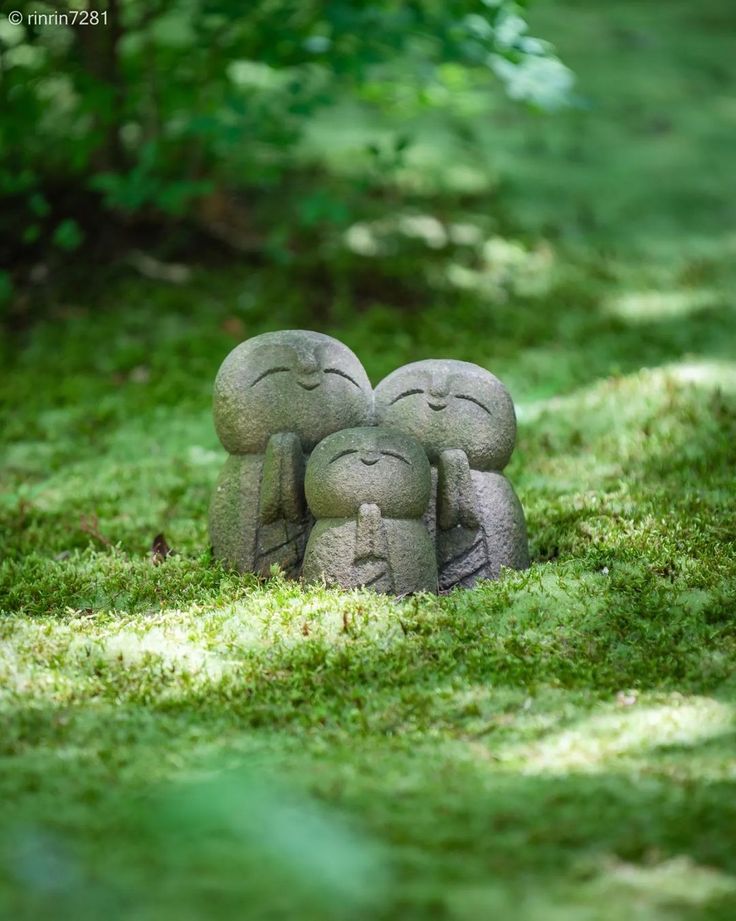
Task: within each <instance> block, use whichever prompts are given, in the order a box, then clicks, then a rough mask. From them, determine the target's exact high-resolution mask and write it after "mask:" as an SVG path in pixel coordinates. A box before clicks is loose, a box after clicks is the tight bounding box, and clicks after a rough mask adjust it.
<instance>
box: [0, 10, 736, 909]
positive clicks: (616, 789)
mask: <svg viewBox="0 0 736 921" xmlns="http://www.w3.org/2000/svg"><path fill="white" fill-rule="evenodd" d="M560 9H561V6H560V5H557V4H554V5H553V4H540V9H539V12H538V14H537V17H538V20H539V24H538V30H539V32H540V33H542V34H545V35H549V36H550V37H551V38H553V39H554V40H556V41H557V43H558V44H559V45H560V46H561V50H562V52H563V55H564V56H565V57H566V59H567V60H568V61H569V63H570V64H571V66H573V67H574V68H575V69H576V70H577V72H578V76H579V81H580V84H581V90H584V91H586V92H587V93H588V94H589V95H590V108H589V109H587V110H581V111H577V112H572V113H566V114H563V115H560V116H558V117H556V118H555V119H551V120H550V119H544V118H539V117H535V116H530V115H526V114H523V113H520V112H519V111H518V110H514V109H512V108H510V107H507V106H505V105H497V106H496V107H495V108H494V109H493V111H492V112H491V113H490V115H489V120H488V122H487V125H486V128H484V129H483V130H488V131H490V128H489V127H488V126H493V132H494V133H493V137H494V141H493V147H492V149H491V148H490V145H489V154H488V157H489V163H490V164H491V165H492V166H493V165H495V166H496V167H498V171H499V175H500V176H501V177H502V179H503V184H502V186H501V190H500V192H499V191H496V192H493V191H492V190H489V192H488V195H489V198H488V202H489V204H488V208H487V211H484V212H483V213H480V214H479V205H478V201H477V200H476V201H475V202H474V204H473V208H472V209H470V211H469V213H468V214H465V215H460V216H456V215H454V216H453V219H454V220H458V221H460V220H462V221H464V222H465V223H471V224H474V225H476V226H478V227H479V228H480V230H481V231H482V235H483V237H484V238H489V237H490V238H492V240H493V242H492V243H491V244H490V246H489V247H488V248H487V249H486V258H483V257H482V256H479V255H478V252H476V251H475V250H473V249H472V247H471V248H467V247H466V248H465V249H463V247H462V246H460V247H457V248H449V249H446V250H441V251H434V250H427V251H426V254H425V253H424V251H422V250H420V254H419V257H417V255H416V253H415V254H414V255H413V256H412V258H413V259H417V258H420V259H421V260H422V261H425V258H426V263H427V265H428V267H429V271H430V276H431V278H430V281H431V283H430V284H427V286H426V289H425V301H424V302H423V304H422V306H421V309H418V308H417V307H416V306H415V307H413V308H412V309H410V310H398V311H397V310H395V309H394V306H395V305H393V304H392V303H391V301H390V298H387V299H386V300H385V302H381V300H380V298H377V297H376V298H374V299H373V301H372V302H371V303H370V304H368V305H367V306H366V305H365V303H363V301H361V303H360V306H361V309H360V311H358V310H357V307H356V308H355V310H354V311H352V312H351V308H352V307H353V306H355V305H354V304H352V302H351V300H350V295H349V293H348V295H342V300H341V302H340V303H339V304H337V305H336V306H335V309H334V312H333V314H332V319H329V318H328V319H327V320H325V321H323V322H322V323H321V325H322V327H323V328H325V329H326V330H327V331H329V332H332V333H334V334H336V335H338V336H340V337H341V338H343V339H344V340H345V341H346V342H347V343H348V344H349V345H350V346H352V347H353V348H354V349H355V350H356V351H357V352H358V353H359V355H360V356H361V357H362V359H363V360H364V363H365V365H366V367H367V369H368V371H369V374H370V375H371V377H372V379H373V380H376V381H377V380H378V379H379V378H380V377H381V376H382V375H383V374H385V373H387V372H388V371H389V370H391V369H392V368H394V367H396V366H397V365H398V364H400V363H402V362H404V361H408V360H413V359H416V358H421V357H425V356H431V355H436V354H449V355H453V356H456V357H460V358H464V359H468V360H473V361H478V362H480V363H481V364H484V365H486V366H488V367H490V368H492V369H493V370H494V371H495V372H496V373H498V374H499V376H501V377H502V378H503V379H504V380H505V381H506V382H507V383H508V385H509V386H510V388H511V391H512V393H513V395H514V397H515V399H516V401H517V405H518V409H519V419H520V429H519V444H518V450H517V452H516V454H515V456H514V459H513V461H512V464H511V466H510V468H509V471H508V472H509V475H510V476H511V478H512V479H513V481H514V483H515V484H516V486H517V489H518V492H519V494H520V496H521V497H522V500H523V503H524V506H525V508H526V511H527V516H528V522H529V532H530V536H531V547H532V553H533V559H534V564H533V566H532V568H531V569H530V570H529V572H526V573H522V574H508V575H506V576H505V577H504V578H503V579H502V580H500V581H499V582H497V583H494V584H486V585H483V586H481V587H479V588H477V589H475V590H473V591H470V592H464V593H456V594H451V595H449V596H446V597H442V598H415V599H410V600H406V601H403V602H401V603H394V602H393V601H390V600H388V599H381V598H375V597H372V596H370V595H368V594H365V593H360V592H355V593H339V592H329V591H324V590H319V589H316V590H309V591H307V590H303V589H302V588H300V587H299V586H296V585H292V584H286V583H283V582H281V581H280V580H279V579H278V578H274V579H273V580H271V581H269V582H266V583H260V584H259V583H257V582H255V581H251V580H249V579H242V578H237V577H235V576H233V575H232V574H229V573H226V572H223V571H222V570H221V569H220V568H218V567H217V566H216V565H214V564H213V563H212V561H211V560H210V558H209V555H208V552H207V550H206V546H207V539H206V526H205V518H206V506H207V502H208V496H209V492H210V490H211V488H212V484H213V481H214V478H215V477H216V475H217V471H218V468H219V465H220V464H221V462H222V459H223V454H222V451H221V449H220V448H219V446H218V443H217V441H216V438H215V436H214V433H213V431H212V426H211V419H210V410H209V395H210V387H211V381H212V378H213V376H214V373H215V371H216V369H217V366H218V364H219V362H220V361H221V359H222V357H223V356H224V355H225V354H226V353H227V351H228V350H229V349H230V348H231V347H232V346H233V345H234V343H235V341H236V340H237V339H238V338H242V337H245V336H248V335H253V334H256V333H258V332H261V331H263V330H265V329H273V328H278V327H280V326H290V325H297V324H298V325H302V324H305V323H310V320H309V311H310V308H311V307H312V306H313V302H314V297H315V295H314V292H313V291H311V292H310V291H309V290H307V289H306V288H305V289H304V290H302V287H301V286H300V285H299V284H295V283H294V280H293V278H291V277H290V276H289V273H288V271H284V270H282V269H273V268H269V267H261V268H245V267H243V266H230V267H225V268H223V267H220V268H217V269H210V270H205V269H197V270H195V272H194V275H193V277H192V280H191V282H189V283H188V284H186V285H183V286H171V285H165V284H161V283H155V282H151V281H144V280H142V279H139V278H136V277H135V276H134V275H131V274H130V273H128V272H125V271H121V272H119V273H114V274H113V276H112V277H111V278H110V277H107V278H106V281H105V284H104V285H102V284H97V285H95V284H94V277H91V279H90V281H91V282H92V286H91V288H90V289H89V291H84V292H74V291H65V292H64V293H62V294H58V293H57V294H54V295H52V302H51V304H50V309H49V314H48V316H47V318H46V319H45V320H43V321H42V322H40V323H38V324H37V325H35V326H34V327H32V328H31V329H30V331H28V332H26V333H24V334H22V335H16V336H14V337H13V338H12V339H10V338H9V339H6V340H5V342H4V344H3V348H4V356H3V360H4V370H3V374H2V379H1V381H0V399H1V400H2V407H3V423H2V429H1V433H0V438H1V439H2V455H1V456H2V467H1V469H0V475H1V476H2V495H1V496H0V529H1V533H2V561H1V562H0V611H2V618H1V619H0V631H1V633H2V645H1V646H0V695H1V696H0V701H1V703H0V707H1V709H0V714H1V715H0V725H1V726H2V731H1V732H0V798H1V799H2V821H1V822H0V914H3V915H6V916H7V917H13V918H29V919H30V918H33V919H37V918H58V917H67V916H75V917H77V918H90V919H92V918H94V919H97V918H100V917H109V918H125V919H128V918H130V919H133V918H135V919H136V921H138V919H160V918H164V919H168V918H177V919H188V918H192V919H193V918H203V917H223V918H271V917H273V918H284V917H288V918H332V917H334V918H350V919H353V918H361V917H366V918H386V919H388V918H392V919H393V918H405V919H412V918H417V919H419V918H421V919H427V918H438V919H463V921H465V919H468V921H471V919H472V921H475V919H480V918H503V919H509V921H550V919H556V918H559V919H565V921H569V919H573V921H583V919H591V921H592V919H596V921H597V919H603V921H608V919H610V921H621V919H626V921H629V919H636V921H640V919H641V921H660V919H662V921H663V919H668V921H669V919H678V921H679V919H682V921H687V919H694V918H711V919H731V918H733V917H734V916H735V915H736V553H735V552H734V543H735V542H736V494H735V491H734V469H735V468H734V462H735V461H736V449H735V447H734V446H735V445H736V316H735V314H734V296H733V292H734V282H736V272H735V271H734V268H733V266H734V256H735V255H736V237H735V236H734V232H733V226H734V225H733V223H731V224H730V225H729V223H728V222H729V221H732V219H733V217H734V212H735V210H736V209H735V202H734V195H733V189H732V188H730V187H729V186H728V184H727V181H726V180H727V176H728V174H729V171H731V170H732V163H731V159H732V149H731V142H730V140H728V137H729V132H730V136H731V137H732V135H733V129H734V127H736V125H735V124H734V122H736V108H735V107H734V82H733V77H732V74H731V76H730V78H729V76H728V74H727V72H726V70H725V61H726V60H727V55H726V52H725V50H724V47H725V46H724V43H725V42H727V41H728V40H730V39H729V36H728V35H727V32H726V24H725V22H724V20H723V15H722V14H721V13H720V11H721V10H723V9H724V6H723V4H719V3H716V2H715V0H709V2H707V3H704V4H700V5H698V6H697V8H693V9H691V5H690V4H686V3H684V2H677V3H672V4H671V5H668V9H667V17H666V19H665V17H664V16H663V15H660V14H661V9H660V8H658V7H657V6H656V5H655V4H638V3H637V4H634V3H627V2H620V3H616V4H610V5H606V6H605V8H604V7H603V5H602V4H600V5H595V9H594V8H593V7H592V6H591V5H590V4H582V3H573V2H570V3H568V4H566V6H565V7H564V9H565V15H564V17H562V16H561V14H560V12H559V11H560ZM655 10H658V13H657V15H656V16H655ZM729 79H730V83H729V82H728V80H729ZM463 98H464V99H465V98H467V100H468V102H467V104H468V105H469V106H471V105H474V104H476V103H475V102H473V99H474V97H473V95H472V94H469V95H468V96H467V97H463ZM331 117H333V118H334V119H339V117H340V114H339V112H336V113H334V114H333V116H331ZM329 124H330V121H329V118H327V117H325V122H324V124H323V125H322V127H321V129H320V130H323V131H325V132H327V131H328V128H329ZM333 127H334V125H333ZM438 143H439V141H438ZM447 143H448V144H452V143H455V142H454V141H453V140H452V138H450V139H448V140H447ZM421 150H422V148H421V146H420V147H419V148H418V149H417V152H416V154H415V156H417V157H418V158H419V160H418V163H417V166H416V170H417V172H416V175H417V176H419V175H421V176H426V175H427V169H426V168H425V167H426V163H427V160H426V159H425V160H422V158H421ZM427 157H429V154H427ZM420 165H421V170H420V169H419V166H420ZM486 167H487V165H486ZM467 168H468V170H469V171H472V169H475V170H476V171H477V169H478V165H477V162H473V163H468V165H467ZM484 169H486V168H485V167H484ZM483 175H485V176H489V175H490V173H488V171H487V169H486V172H484V173H483ZM406 178H407V181H410V179H411V174H410V173H408V174H407V177H406ZM493 181H495V180H493V179H492V180H491V184H492V182H493ZM499 204H503V206H504V208H506V209H508V211H509V212H510V213H511V214H514V215H517V223H516V225H515V227H516V230H514V227H511V226H509V225H508V224H503V222H501V220H500V218H498V217H496V216H494V215H495V208H496V206H497V205H499ZM427 208H428V209H429V210H428V213H430V214H431V213H432V210H431V201H430V204H429V205H428V206H427ZM426 210H427V209H425V211H426ZM481 210H482V209H481ZM519 228H523V232H522V230H521V229H519ZM365 258H366V259H367V258H368V257H365ZM407 258H408V257H407ZM368 261H369V262H370V260H368ZM409 271H413V269H412V268H411V267H410V269H409ZM358 293H359V292H358ZM346 298H347V299H346ZM356 303H357V301H356ZM312 322H313V321H312ZM83 516H86V518H87V527H86V529H85V527H82V517H83ZM89 516H96V522H97V523H96V529H97V533H98V536H97V537H94V536H92V535H91V534H90V533H89V530H90V529H89ZM93 530H94V528H93ZM159 531H164V532H165V534H166V537H167V539H168V541H169V543H170V544H171V546H172V547H174V548H175V550H176V551H177V555H176V556H174V557H171V558H169V559H167V560H166V561H165V562H164V563H162V564H161V565H160V566H153V565H152V564H151V562H150V552H149V551H150V545H151V541H152V538H153V536H154V535H155V534H156V533H157V532H159Z"/></svg>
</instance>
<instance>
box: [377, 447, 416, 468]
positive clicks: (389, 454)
mask: <svg viewBox="0 0 736 921" xmlns="http://www.w3.org/2000/svg"><path fill="white" fill-rule="evenodd" d="M381 454H383V455H385V456H386V457H395V458H396V460H400V461H403V462H404V463H405V464H408V465H409V466H410V467H411V461H408V460H407V459H406V458H405V457H404V456H403V455H402V454H399V453H398V452H396V451H388V450H383V451H381Z"/></svg>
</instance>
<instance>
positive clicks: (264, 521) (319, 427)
mask: <svg viewBox="0 0 736 921" xmlns="http://www.w3.org/2000/svg"><path fill="white" fill-rule="evenodd" d="M213 409H214V418H215V428H216V430H217V434H218V436H219V438H220V441H221V442H222V444H223V446H224V447H225V449H226V450H227V451H228V453H229V454H230V457H229V458H228V459H227V461H226V462H225V466H224V467H223V469H222V471H221V473H220V477H219V479H218V481H217V486H216V488H215V492H214V495H213V496H212V501H211V504H210V517H209V528H210V539H211V541H212V546H213V549H214V553H215V556H216V557H217V558H218V559H221V560H224V561H225V562H226V563H228V564H229V565H231V566H233V567H235V568H237V569H238V570H240V571H241V572H255V573H260V574H262V575H268V573H269V570H270V568H271V566H272V565H273V564H275V563H277V564H278V565H279V566H280V567H281V568H282V569H283V570H284V571H285V572H286V573H287V574H288V575H290V576H294V577H296V576H298V575H299V573H300V571H301V563H302V558H303V555H304V548H305V546H306V543H307V538H308V536H309V529H310V527H311V524H312V519H311V516H310V515H309V511H308V509H307V507H306V503H305V501H304V466H305V462H306V456H305V455H308V454H309V452H310V451H311V450H312V449H313V448H314V446H315V445H316V444H317V443H318V442H319V441H321V440H322V439H323V438H324V437H325V436H326V435H329V434H331V433H332V432H337V431H339V430H340V429H344V428H348V427H350V426H356V425H369V424H371V423H372V421H373V395H372V390H371V385H370V382H369V380H368V377H367V375H366V373H365V371H364V369H363V366H362V365H361V363H360V362H359V361H358V359H357V358H356V357H355V355H354V354H353V353H352V352H351V351H350V349H349V348H347V346H345V345H343V344H342V343H341V342H338V341H337V340H336V339H333V338H331V337H330V336H325V335H322V334H321V333H315V332H308V331H305V330H285V331H282V332H274V333H265V334H263V335H261V336H255V337H254V338H253V339H248V340H247V341H245V342H242V343H241V344H240V345H238V346H236V348H234V349H233V351H232V352H230V354H229V355H228V356H227V358H226V359H225V360H224V362H223V363H222V365H221V367H220V370H219V372H218V374H217V379H216V380H215V388H214V400H213Z"/></svg>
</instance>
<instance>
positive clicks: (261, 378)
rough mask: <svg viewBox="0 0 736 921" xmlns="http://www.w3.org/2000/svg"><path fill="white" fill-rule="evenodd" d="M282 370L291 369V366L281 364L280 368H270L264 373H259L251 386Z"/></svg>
mask: <svg viewBox="0 0 736 921" xmlns="http://www.w3.org/2000/svg"><path fill="white" fill-rule="evenodd" d="M282 371H291V368H287V367H285V366H283V367H282V366H279V367H278V368H269V369H268V370H267V371H264V372H263V373H262V374H259V375H258V377H257V378H256V379H255V380H254V381H253V383H252V384H251V387H255V385H256V384H257V383H258V381H262V380H263V378H264V377H268V375H269V374H280V373H281V372H282Z"/></svg>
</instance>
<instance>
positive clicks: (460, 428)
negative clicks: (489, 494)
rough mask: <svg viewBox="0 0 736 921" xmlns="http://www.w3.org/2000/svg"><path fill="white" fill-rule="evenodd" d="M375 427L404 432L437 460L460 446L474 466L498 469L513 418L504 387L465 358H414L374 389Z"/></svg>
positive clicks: (510, 441) (505, 457) (512, 435)
mask: <svg viewBox="0 0 736 921" xmlns="http://www.w3.org/2000/svg"><path fill="white" fill-rule="evenodd" d="M375 398H376V420H377V422H378V424H379V425H385V426H387V427H389V428H396V429H399V430H400V431H402V432H409V433H410V434H411V435H414V437H415V438H418V439H419V441H421V442H422V444H423V445H424V448H425V450H426V452H427V454H428V456H429V459H430V460H431V461H432V462H433V463H434V462H436V460H437V458H438V456H439V454H440V452H441V451H443V450H444V449H445V448H461V449H462V450H463V451H465V453H466V454H467V455H468V460H469V462H470V466H471V467H474V468H475V469H476V470H503V468H504V467H505V466H506V464H507V463H508V461H509V458H510V457H511V453H512V451H513V450H514V441H515V439H516V416H515V414H514V404H513V402H512V401H511V396H510V395H509V392H508V390H507V389H506V388H505V387H504V385H503V384H502V383H501V381H499V380H498V378H497V377H494V376H493V375H492V374H491V373H490V372H489V371H486V370H485V368H481V367H479V366H478V365H474V364H470V363H469V362H466V361H451V360H442V359H438V360H429V361H417V362H414V363H413V364H409V365H405V366H404V367H403V368H399V369H398V370H396V371H394V372H393V373H392V374H389V376H388V377H386V378H384V380H382V381H381V383H380V384H379V385H378V387H376V394H375Z"/></svg>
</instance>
